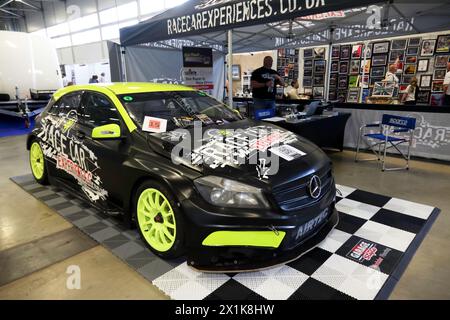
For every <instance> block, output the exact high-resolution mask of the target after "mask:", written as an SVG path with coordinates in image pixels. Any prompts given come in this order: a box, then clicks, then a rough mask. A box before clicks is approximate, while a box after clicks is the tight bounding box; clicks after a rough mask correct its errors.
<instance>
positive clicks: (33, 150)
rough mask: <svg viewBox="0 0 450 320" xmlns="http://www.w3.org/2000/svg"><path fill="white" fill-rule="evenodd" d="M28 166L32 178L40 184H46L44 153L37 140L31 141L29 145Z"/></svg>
mask: <svg viewBox="0 0 450 320" xmlns="http://www.w3.org/2000/svg"><path fill="white" fill-rule="evenodd" d="M30 167H31V173H32V174H33V177H34V179H36V181H37V182H38V183H40V184H43V185H46V184H48V176H47V170H46V166H45V158H44V153H43V152H42V147H41V145H40V144H39V142H38V141H33V143H32V144H31V147H30Z"/></svg>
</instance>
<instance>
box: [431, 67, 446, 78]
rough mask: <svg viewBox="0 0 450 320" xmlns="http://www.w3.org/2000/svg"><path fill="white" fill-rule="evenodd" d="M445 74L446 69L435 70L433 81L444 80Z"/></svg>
mask: <svg viewBox="0 0 450 320" xmlns="http://www.w3.org/2000/svg"><path fill="white" fill-rule="evenodd" d="M446 73H447V70H446V69H435V70H434V72H433V80H444V78H445V74H446Z"/></svg>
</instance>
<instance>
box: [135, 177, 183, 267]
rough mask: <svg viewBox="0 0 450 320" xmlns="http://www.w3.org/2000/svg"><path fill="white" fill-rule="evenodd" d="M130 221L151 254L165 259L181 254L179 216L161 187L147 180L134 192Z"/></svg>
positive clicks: (168, 195)
mask: <svg viewBox="0 0 450 320" xmlns="http://www.w3.org/2000/svg"><path fill="white" fill-rule="evenodd" d="M158 203H159V205H158ZM134 218H135V222H136V226H137V229H138V231H139V234H140V235H141V238H142V240H143V241H144V242H145V244H146V245H147V247H148V248H149V249H150V250H151V251H152V252H153V253H155V254H156V255H158V256H160V257H161V258H165V259H172V258H177V257H179V256H181V255H183V254H184V252H185V245H184V244H185V242H184V240H185V237H184V235H185V231H184V228H185V223H184V220H183V215H182V212H181V210H180V208H179V207H178V205H177V201H176V200H175V197H174V196H173V195H172V193H171V192H170V191H169V190H168V189H167V188H166V187H165V186H164V185H163V184H161V183H158V182H154V181H147V182H145V183H143V184H142V185H141V186H140V187H139V188H138V189H137V191H136V195H135V197H134Z"/></svg>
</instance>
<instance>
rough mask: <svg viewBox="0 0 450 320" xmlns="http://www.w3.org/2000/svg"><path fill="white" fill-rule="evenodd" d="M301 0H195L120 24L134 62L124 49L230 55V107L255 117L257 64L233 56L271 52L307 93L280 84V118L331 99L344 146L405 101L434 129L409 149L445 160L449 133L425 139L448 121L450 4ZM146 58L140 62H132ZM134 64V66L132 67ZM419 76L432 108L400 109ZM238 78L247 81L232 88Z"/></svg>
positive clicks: (423, 101)
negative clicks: (190, 49) (292, 92)
mask: <svg viewBox="0 0 450 320" xmlns="http://www.w3.org/2000/svg"><path fill="white" fill-rule="evenodd" d="M294 2H295V5H294ZM294 2H292V1H276V2H274V3H270V4H262V3H258V4H254V3H251V2H249V3H246V2H245V1H244V2H240V1H239V3H238V2H236V3H234V2H231V3H229V2H225V3H223V2H220V3H216V2H214V3H210V4H209V3H206V4H205V3H204V2H203V1H189V2H187V3H186V4H185V5H182V6H180V7H178V8H174V9H171V10H168V11H166V12H164V13H163V14H160V15H157V16H155V17H153V18H151V19H149V20H147V21H144V22H142V23H140V24H138V25H136V26H132V27H127V28H124V29H121V44H122V46H123V48H124V49H123V51H124V52H125V57H126V58H125V61H128V60H129V58H127V53H126V52H127V51H130V50H131V51H133V50H135V49H134V48H135V47H136V48H165V49H174V48H177V49H178V50H181V48H182V47H183V46H184V45H192V46H201V47H210V48H214V49H215V50H217V51H218V52H221V53H222V54H225V53H228V57H229V58H228V61H227V66H226V67H227V76H226V78H227V79H232V80H231V81H229V82H228V85H227V88H228V90H229V91H230V92H233V93H234V94H236V93H237V92H239V94H236V95H237V96H235V97H233V94H230V95H228V97H227V99H228V100H227V101H228V104H230V105H234V106H235V107H238V108H239V107H240V110H245V111H247V113H248V114H249V115H250V116H252V115H253V110H252V109H251V106H252V98H251V90H250V89H249V81H250V74H249V72H247V71H248V70H252V69H253V68H254V67H248V66H247V65H245V64H244V65H235V64H234V63H233V53H244V52H247V53H248V52H258V51H262V50H271V52H272V54H271V55H272V56H273V57H275V58H274V69H276V71H277V72H278V73H279V74H280V75H281V76H282V77H283V79H284V81H285V83H286V84H290V82H291V81H292V80H298V81H299V85H300V88H299V90H298V92H299V94H300V95H302V99H305V100H298V101H286V96H285V95H284V93H285V88H280V90H279V95H278V98H279V99H278V100H277V104H278V107H279V113H278V115H282V113H283V112H282V110H283V109H284V107H286V105H287V106H288V107H289V106H291V108H289V109H295V110H296V111H297V110H298V111H303V109H304V106H305V105H307V104H309V103H310V102H312V101H314V100H320V101H327V102H328V103H331V104H332V105H331V106H330V108H331V107H334V108H335V111H340V112H344V113H345V112H350V113H351V114H352V117H351V118H350V122H351V125H350V126H348V127H347V129H346V133H345V140H344V146H345V147H349V148H354V147H355V143H354V142H355V139H357V138H355V137H357V134H358V130H357V129H358V128H360V127H361V126H362V125H364V124H365V122H366V121H372V120H374V119H373V118H374V117H375V118H377V117H379V115H380V114H382V113H383V112H384V111H386V112H388V111H390V110H392V105H393V104H395V105H399V108H401V111H404V113H403V114H406V115H407V114H412V113H413V114H414V115H416V116H417V117H419V119H418V120H419V121H418V123H420V128H421V129H420V130H418V131H417V132H419V131H420V132H424V134H425V135H427V137H426V138H423V137H420V136H419V133H417V134H416V135H417V137H416V140H415V143H414V146H413V149H412V155H413V156H423V157H427V158H436V159H443V160H448V159H447V157H446V155H445V154H444V152H439V151H436V150H437V149H439V148H438V147H436V146H437V145H439V146H440V145H447V144H448V142H447V141H448V138H447V137H446V134H444V135H439V134H438V135H434V136H435V138H436V139H438V140H439V141H440V142H435V143H431V144H430V143H428V142H427V141H430V139H431V140H433V139H434V138H433V137H428V135H429V133H425V132H428V131H429V130H428V131H427V128H428V127H429V126H431V127H436V128H441V130H440V131H439V132H441V131H442V130H447V129H446V128H445V121H443V122H439V123H438V122H436V120H435V119H434V118H439V119H443V118H445V117H446V114H447V112H446V111H445V109H443V110H442V111H440V110H434V109H433V111H432V112H427V111H428V110H429V109H428V108H434V107H439V106H442V104H443V97H444V93H443V77H444V76H445V72H446V67H447V66H446V63H447V62H448V61H449V60H448V59H449V53H450V52H449V46H450V45H449V42H450V35H449V34H450V31H446V30H450V20H449V19H448V17H447V15H446V14H445V13H446V12H447V11H448V9H450V5H449V4H448V3H440V4H436V3H417V2H415V1H408V0H395V1H389V2H387V3H386V2H380V1H339V2H337V3H336V2H332V3H331V2H325V1H304V3H303V1H294ZM130 48H133V49H130ZM152 50H156V49H152ZM155 52H156V51H155ZM130 55H133V54H130ZM156 56H157V54H156ZM139 61H143V60H135V61H134V63H135V64H139ZM150 61H151V60H150ZM259 63H261V64H262V61H261V62H259ZM391 64H395V65H396V68H397V69H396V71H395V75H396V77H397V79H398V82H397V83H396V84H394V85H390V84H388V83H386V82H384V81H383V80H384V79H385V77H386V74H387V72H388V69H389V66H390V65H391ZM127 65H128V63H127ZM139 65H148V64H146V63H140V64H139ZM152 65H153V66H155V67H156V65H157V64H154V63H152ZM275 66H276V67H275ZM233 68H234V69H233ZM128 69H130V70H131V74H133V73H134V71H133V70H134V69H135V68H134V67H133V66H130V67H128V68H127V70H128ZM243 70H244V71H243ZM243 72H245V73H247V74H242V73H243ZM238 74H240V77H239V76H238ZM216 75H219V77H220V79H222V77H221V75H220V73H215V78H216V79H219V77H217V76H216ZM413 77H417V80H418V92H417V104H418V105H423V106H424V107H425V108H414V107H413V106H403V105H402V106H400V104H401V103H400V102H401V98H402V95H403V94H404V91H405V90H406V88H407V86H408V85H409V83H410V82H411V80H412V79H413ZM132 78H133V79H134V78H135V77H134V76H133V77H132ZM139 79H142V78H139ZM147 79H148V78H147ZM233 79H236V80H235V81H233ZM238 79H239V80H240V81H238ZM235 83H236V84H237V85H238V86H240V88H237V89H236V88H234V86H235ZM217 85H219V86H220V83H218V84H217ZM386 85H387V87H386ZM215 93H216V98H219V99H220V98H222V97H221V96H220V92H219V91H216V92H215ZM233 98H234V99H233ZM233 102H234V103H233ZM355 103H356V104H358V105H357V106H356V107H355ZM369 105H371V106H372V107H369ZM365 106H367V108H366V107H365ZM373 106H375V107H373ZM427 107H428V108H427ZM371 108H376V109H377V110H379V111H380V112H379V114H376V115H374V116H370V114H371V113H373V112H371V111H370V110H371ZM439 108H440V107H439ZM430 114H433V115H437V116H433V117H430ZM378 120H379V119H378ZM443 125H444V127H443ZM436 143H437V144H436Z"/></svg>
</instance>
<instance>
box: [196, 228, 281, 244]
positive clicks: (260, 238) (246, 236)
mask: <svg viewBox="0 0 450 320" xmlns="http://www.w3.org/2000/svg"><path fill="white" fill-rule="evenodd" d="M285 235H286V233H285V232H284V231H278V235H276V234H275V232H274V231H216V232H213V233H211V234H210V235H209V236H207V237H206V238H205V240H203V242H202V244H203V245H204V246H210V247H217V246H249V247H270V248H278V247H279V246H280V244H281V242H282V241H283V239H284V236H285Z"/></svg>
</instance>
